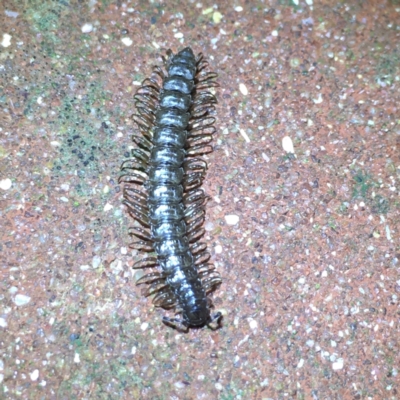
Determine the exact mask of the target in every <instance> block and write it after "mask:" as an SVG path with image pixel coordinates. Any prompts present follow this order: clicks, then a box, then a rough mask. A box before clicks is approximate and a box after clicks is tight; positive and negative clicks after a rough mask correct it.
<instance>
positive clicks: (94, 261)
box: [92, 256, 101, 269]
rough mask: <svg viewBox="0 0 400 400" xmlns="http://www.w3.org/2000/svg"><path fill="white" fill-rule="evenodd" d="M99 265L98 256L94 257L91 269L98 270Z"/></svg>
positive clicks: (99, 259)
mask: <svg viewBox="0 0 400 400" xmlns="http://www.w3.org/2000/svg"><path fill="white" fill-rule="evenodd" d="M100 264H101V258H100V257H99V256H94V257H93V259H92V267H93V268H94V269H96V268H99V266H100Z"/></svg>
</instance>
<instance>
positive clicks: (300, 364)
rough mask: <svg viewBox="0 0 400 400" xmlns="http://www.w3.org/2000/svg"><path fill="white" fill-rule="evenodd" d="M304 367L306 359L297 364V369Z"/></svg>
mask: <svg viewBox="0 0 400 400" xmlns="http://www.w3.org/2000/svg"><path fill="white" fill-rule="evenodd" d="M303 365H304V359H303V358H301V359H300V361H299V363H298V364H297V368H302V367H303Z"/></svg>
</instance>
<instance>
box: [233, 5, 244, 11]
mask: <svg viewBox="0 0 400 400" xmlns="http://www.w3.org/2000/svg"><path fill="white" fill-rule="evenodd" d="M235 11H236V12H242V11H243V7H242V6H236V7H235Z"/></svg>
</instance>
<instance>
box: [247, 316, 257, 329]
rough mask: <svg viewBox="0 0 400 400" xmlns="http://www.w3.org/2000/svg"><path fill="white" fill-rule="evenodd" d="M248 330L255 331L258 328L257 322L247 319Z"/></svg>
mask: <svg viewBox="0 0 400 400" xmlns="http://www.w3.org/2000/svg"><path fill="white" fill-rule="evenodd" d="M247 321H248V322H249V326H250V329H252V330H255V329H257V328H258V322H257V321H256V320H255V319H253V318H248V320H247Z"/></svg>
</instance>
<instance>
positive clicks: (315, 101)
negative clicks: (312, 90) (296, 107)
mask: <svg viewBox="0 0 400 400" xmlns="http://www.w3.org/2000/svg"><path fill="white" fill-rule="evenodd" d="M313 102H314V103H315V104H320V103H322V102H323V99H322V94H321V93H319V94H318V97H317V98H316V99H313Z"/></svg>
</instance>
